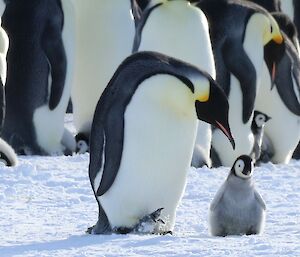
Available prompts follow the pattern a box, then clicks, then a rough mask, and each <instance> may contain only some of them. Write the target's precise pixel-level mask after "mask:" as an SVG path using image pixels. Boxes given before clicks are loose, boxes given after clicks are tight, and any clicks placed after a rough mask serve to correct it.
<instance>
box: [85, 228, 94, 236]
mask: <svg viewBox="0 0 300 257" xmlns="http://www.w3.org/2000/svg"><path fill="white" fill-rule="evenodd" d="M94 227H95V226H92V227H89V228H87V230H86V231H85V233H86V234H90V235H92V234H93V229H94Z"/></svg>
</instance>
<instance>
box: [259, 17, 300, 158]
mask: <svg viewBox="0 0 300 257" xmlns="http://www.w3.org/2000/svg"><path fill="white" fill-rule="evenodd" d="M273 16H274V17H275V19H276V20H277V21H278V24H279V25H280V28H281V29H282V34H283V37H284V44H283V45H282V46H280V47H279V46H278V45H276V44H274V43H272V42H271V43H269V44H268V45H266V47H265V64H264V66H263V77H262V85H261V87H260V89H259V94H258V97H257V102H256V108H257V109H259V110H261V111H263V112H265V113H268V114H269V115H270V116H271V117H272V119H271V120H270V121H269V122H268V124H266V126H265V134H266V135H267V136H268V137H269V138H270V140H271V142H272V144H273V147H274V155H273V156H272V158H271V161H272V162H274V163H288V162H289V160H290V159H291V157H292V154H293V152H294V150H295V148H296V146H297V144H298V142H299V139H300V60H299V55H298V52H297V48H296V47H297V45H295V44H294V43H293V41H292V40H293V38H294V37H293V36H292V35H293V34H295V33H296V30H295V28H294V33H291V28H293V27H294V26H293V24H292V22H291V21H290V20H289V19H288V17H287V16H286V15H284V14H280V13H273ZM285 32H287V33H288V34H289V35H290V36H287V34H286V33H285ZM278 53H280V54H278ZM276 55H278V58H277V59H278V60H277V63H276V64H275V65H274V62H273V61H272V60H273V59H274V56H276ZM274 67H276V73H275V74H274V73H273V68H274ZM285 124H289V132H288V134H286V125H285ZM283 134H285V136H284V138H283V137H282V135H283Z"/></svg>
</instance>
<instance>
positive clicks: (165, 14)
mask: <svg viewBox="0 0 300 257" xmlns="http://www.w3.org/2000/svg"><path fill="white" fill-rule="evenodd" d="M153 39H159V40H153ZM174 42H176V44H174ZM145 50H150V51H157V52H160V53H164V54H167V55H169V56H172V57H175V58H178V59H181V60H183V61H186V62H189V63H191V64H193V65H195V66H197V67H198V68H199V69H201V70H204V71H206V72H208V73H209V74H210V75H211V76H212V77H213V78H214V79H215V77H216V71H215V63H214V57H213V52H212V47H211V42H210V36H209V29H208V23H207V19H206V17H205V15H204V13H203V12H202V11H201V10H200V9H199V8H197V7H195V6H193V5H191V4H190V3H189V2H188V1H186V0H176V1H170V0H156V1H155V0H152V1H151V2H150V3H149V5H148V7H147V8H146V10H145V11H144V13H143V16H142V18H141V22H140V23H139V25H138V27H137V32H136V35H135V42H134V49H133V51H134V52H135V51H145ZM211 137H212V133H211V126H210V125H209V124H207V123H205V122H203V121H199V126H198V131H197V137H196V143H195V150H194V156H193V162H192V164H193V165H194V166H196V167H199V166H202V165H203V164H206V165H208V166H210V163H211V161H210V156H209V155H210V148H211Z"/></svg>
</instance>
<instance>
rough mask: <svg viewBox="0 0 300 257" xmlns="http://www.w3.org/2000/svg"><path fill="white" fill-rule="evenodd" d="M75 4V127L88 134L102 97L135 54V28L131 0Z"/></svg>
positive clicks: (108, 0) (95, 0)
mask: <svg viewBox="0 0 300 257" xmlns="http://www.w3.org/2000/svg"><path fill="white" fill-rule="evenodd" d="M87 2H88V3H87ZM73 3H74V7H75V15H76V27H77V29H76V31H75V34H76V35H75V38H76V40H75V42H76V44H75V52H76V56H75V65H74V80H73V89H72V100H73V113H74V123H75V127H76V129H77V131H80V132H89V131H90V126H91V122H92V119H93V114H94V110H95V107H96V104H97V102H98V100H99V97H100V95H101V94H102V92H103V90H104V88H105V87H106V85H107V84H108V82H109V80H110V79H111V77H112V75H113V74H114V72H115V70H116V69H117V67H118V66H119V64H120V63H121V62H122V61H123V60H124V59H125V58H126V57H127V56H128V55H130V53H131V51H132V44H133V38H134V31H135V27H134V21H133V17H132V15H131V12H130V1H129V0H126V1H125V0H101V1H99V0H89V1H86V0H78V1H77V2H75V1H73Z"/></svg>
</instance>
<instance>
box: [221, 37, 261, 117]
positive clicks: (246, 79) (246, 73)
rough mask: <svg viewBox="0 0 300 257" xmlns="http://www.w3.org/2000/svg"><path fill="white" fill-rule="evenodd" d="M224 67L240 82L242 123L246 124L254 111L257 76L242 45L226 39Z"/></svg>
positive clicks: (223, 50) (223, 48)
mask: <svg viewBox="0 0 300 257" xmlns="http://www.w3.org/2000/svg"><path fill="white" fill-rule="evenodd" d="M222 54H223V58H224V63H225V66H226V67H227V68H228V70H229V71H230V73H232V74H233V75H234V76H235V77H236V78H237V79H238V81H239V82H240V86H241V90H242V94H243V122H244V123H247V122H248V121H249V119H250V117H251V115H252V113H253V110H254V102H255V97H256V80H257V74H256V70H255V67H254V66H253V64H252V62H251V60H250V59H249V57H248V55H247V53H246V52H245V50H244V48H243V46H242V44H240V43H239V42H236V41H234V40H230V39H226V41H225V42H224V44H223V47H222Z"/></svg>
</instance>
